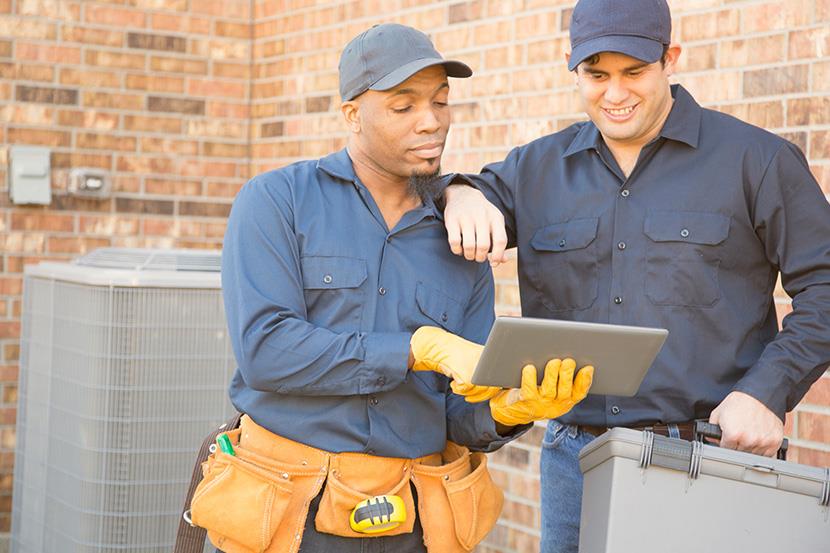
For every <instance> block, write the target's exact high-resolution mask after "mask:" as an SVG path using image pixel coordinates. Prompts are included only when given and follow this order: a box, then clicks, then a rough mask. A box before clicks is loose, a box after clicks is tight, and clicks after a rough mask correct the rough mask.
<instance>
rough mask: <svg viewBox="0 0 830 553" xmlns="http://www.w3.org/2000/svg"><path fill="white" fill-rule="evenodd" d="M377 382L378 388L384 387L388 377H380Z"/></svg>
mask: <svg viewBox="0 0 830 553" xmlns="http://www.w3.org/2000/svg"><path fill="white" fill-rule="evenodd" d="M376 382H377V383H378V386H383V385H384V384H386V377H385V376H379V377H378V379H377V381H376Z"/></svg>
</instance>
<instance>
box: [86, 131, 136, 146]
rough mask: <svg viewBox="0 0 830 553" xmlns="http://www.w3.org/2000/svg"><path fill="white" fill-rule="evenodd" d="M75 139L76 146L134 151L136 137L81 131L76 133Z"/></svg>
mask: <svg viewBox="0 0 830 553" xmlns="http://www.w3.org/2000/svg"><path fill="white" fill-rule="evenodd" d="M76 139H77V142H76V145H77V147H78V148H85V149H90V150H119V151H135V149H136V139H135V137H132V136H114V135H112V134H109V133H108V134H99V133H91V132H81V133H78V134H77V135H76Z"/></svg>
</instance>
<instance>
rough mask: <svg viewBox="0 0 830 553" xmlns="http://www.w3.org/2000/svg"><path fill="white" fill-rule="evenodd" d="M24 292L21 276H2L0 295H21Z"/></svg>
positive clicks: (0, 278)
mask: <svg viewBox="0 0 830 553" xmlns="http://www.w3.org/2000/svg"><path fill="white" fill-rule="evenodd" d="M22 293H23V279H22V278H20V277H0V295H3V296H19V295H20V294H22Z"/></svg>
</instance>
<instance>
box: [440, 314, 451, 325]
mask: <svg viewBox="0 0 830 553" xmlns="http://www.w3.org/2000/svg"><path fill="white" fill-rule="evenodd" d="M449 318H450V317H449V315H447V314H446V313H441V322H444V323H445V322H447V320H448V319H449Z"/></svg>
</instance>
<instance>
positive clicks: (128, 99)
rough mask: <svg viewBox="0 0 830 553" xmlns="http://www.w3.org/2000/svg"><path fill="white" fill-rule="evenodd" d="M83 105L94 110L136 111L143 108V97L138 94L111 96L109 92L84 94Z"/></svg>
mask: <svg viewBox="0 0 830 553" xmlns="http://www.w3.org/2000/svg"><path fill="white" fill-rule="evenodd" d="M82 102H83V105H84V106H86V107H95V108H115V109H121V110H130V111H137V110H140V109H142V108H143V107H144V96H141V95H139V94H111V93H109V92H84V93H83V99H82Z"/></svg>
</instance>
